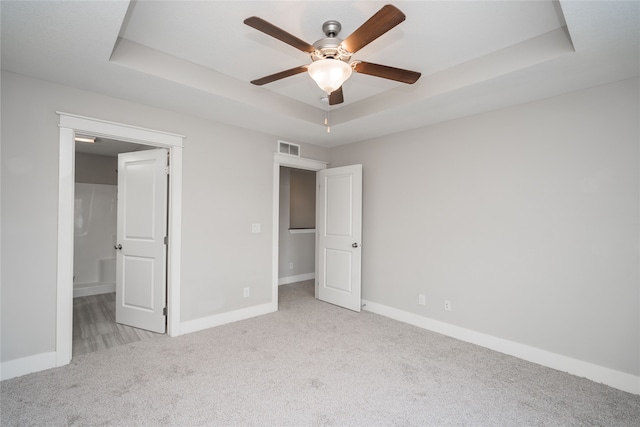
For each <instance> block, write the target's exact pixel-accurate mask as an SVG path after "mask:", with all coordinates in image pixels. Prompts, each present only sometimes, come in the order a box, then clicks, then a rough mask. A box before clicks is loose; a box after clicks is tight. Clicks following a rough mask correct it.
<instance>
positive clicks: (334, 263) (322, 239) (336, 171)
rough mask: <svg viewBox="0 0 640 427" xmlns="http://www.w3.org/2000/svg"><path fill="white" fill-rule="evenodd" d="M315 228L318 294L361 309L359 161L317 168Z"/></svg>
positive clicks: (356, 309)
mask: <svg viewBox="0 0 640 427" xmlns="http://www.w3.org/2000/svg"><path fill="white" fill-rule="evenodd" d="M317 176H318V178H317V183H318V187H317V193H316V229H317V230H316V231H317V233H318V234H317V237H318V243H317V251H316V256H317V263H316V275H317V281H318V298H319V299H320V300H322V301H326V302H329V303H331V304H335V305H338V306H341V307H344V308H348V309H350V310H353V311H357V312H359V311H360V309H361V263H362V253H361V246H362V165H351V166H344V167H339V168H331V169H325V170H322V171H319V172H318V175H317Z"/></svg>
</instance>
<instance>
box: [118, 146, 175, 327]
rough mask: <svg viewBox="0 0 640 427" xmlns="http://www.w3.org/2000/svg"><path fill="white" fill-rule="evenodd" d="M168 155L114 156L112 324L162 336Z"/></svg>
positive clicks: (158, 151) (164, 152)
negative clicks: (115, 220)
mask: <svg viewBox="0 0 640 427" xmlns="http://www.w3.org/2000/svg"><path fill="white" fill-rule="evenodd" d="M166 233H167V150H165V149H156V150H147V151H137V152H134V153H123V154H119V155H118V228H117V242H116V249H117V250H116V260H117V264H116V322H118V323H122V324H125V325H129V326H133V327H136V328H141V329H146V330H149V331H153V332H159V333H164V332H165V328H166V320H165V314H164V308H165V301H166V286H165V283H166V274H165V272H166V267H165V265H166V254H167V252H166V246H165V236H166V235H167V234H166Z"/></svg>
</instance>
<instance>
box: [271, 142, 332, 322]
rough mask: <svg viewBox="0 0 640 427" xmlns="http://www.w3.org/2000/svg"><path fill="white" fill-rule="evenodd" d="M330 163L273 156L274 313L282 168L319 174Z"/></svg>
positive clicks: (272, 265)
mask: <svg viewBox="0 0 640 427" xmlns="http://www.w3.org/2000/svg"><path fill="white" fill-rule="evenodd" d="M328 164H329V162H323V161H320V160H312V159H304V158H302V157H294V156H289V155H286V154H278V153H274V155H273V226H272V228H273V235H272V239H273V242H272V243H273V244H272V255H271V285H272V293H271V304H272V309H273V311H277V310H278V274H279V272H278V270H279V267H278V261H279V260H278V258H279V250H280V166H286V167H289V168H295V169H304V170H310V171H314V172H317V171H319V170H322V169H326V168H327V165H328ZM317 288H318V285H317V282H316V297H317V295H318V289H317Z"/></svg>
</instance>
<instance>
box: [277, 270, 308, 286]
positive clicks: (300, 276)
mask: <svg viewBox="0 0 640 427" xmlns="http://www.w3.org/2000/svg"><path fill="white" fill-rule="evenodd" d="M315 278H316V273H306V274H298V275H297V276H288V277H280V278H279V279H278V286H280V285H288V284H289V283H296V282H304V281H305V280H312V279H315Z"/></svg>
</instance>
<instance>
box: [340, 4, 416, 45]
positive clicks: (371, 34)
mask: <svg viewBox="0 0 640 427" xmlns="http://www.w3.org/2000/svg"><path fill="white" fill-rule="evenodd" d="M405 18H406V16H405V15H404V13H402V12H401V11H400V9H398V8H397V7H395V6H393V5H390V4H388V5H386V6H384V7H383V8H382V9H380V10H379V11H378V12H376V13H375V15H373V16H372V17H371V18H369V20H368V21H367V22H365V23H364V24H362V25H361V26H360V27H359V28H358V29H357V30H355V31H354V32H353V33H352V34H351V35H350V36H349V37H347V38H346V39H344V41H343V42H342V44H341V45H342V47H343V48H344V49H345V50H347V51H348V52H351V53H355V52H357V51H359V50H360V49H362V48H363V47H365V46H366V45H368V44H369V43H371V42H372V41H374V40H375V39H377V38H378V37H380V36H381V35H383V34H384V33H386V32H387V31H389V30H390V29H392V28H393V27H395V26H396V25H398V24H399V23H401V22H402V21H404V20H405Z"/></svg>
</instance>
